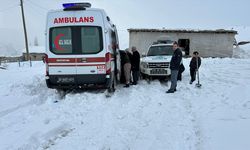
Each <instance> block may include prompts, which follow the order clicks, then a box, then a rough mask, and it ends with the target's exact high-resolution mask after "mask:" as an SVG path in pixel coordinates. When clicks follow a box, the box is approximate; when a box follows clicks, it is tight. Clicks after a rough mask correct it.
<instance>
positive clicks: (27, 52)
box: [20, 0, 30, 60]
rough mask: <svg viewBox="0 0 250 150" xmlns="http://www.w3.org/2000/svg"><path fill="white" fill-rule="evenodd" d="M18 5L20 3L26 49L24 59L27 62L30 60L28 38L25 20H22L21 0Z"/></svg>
mask: <svg viewBox="0 0 250 150" xmlns="http://www.w3.org/2000/svg"><path fill="white" fill-rule="evenodd" d="M20 3H21V4H20V6H21V11H22V18H23V30H24V37H25V47H26V58H25V60H29V59H30V53H29V45H28V37H27V31H26V25H25V18H24V11H23V0H20Z"/></svg>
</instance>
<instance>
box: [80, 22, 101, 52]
mask: <svg viewBox="0 0 250 150" xmlns="http://www.w3.org/2000/svg"><path fill="white" fill-rule="evenodd" d="M81 45H82V51H81V53H82V54H95V53H98V52H100V51H101V50H102V49H103V44H102V32H101V28H100V27H82V28H81Z"/></svg>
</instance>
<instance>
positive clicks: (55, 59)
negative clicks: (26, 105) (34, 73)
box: [45, 3, 121, 91]
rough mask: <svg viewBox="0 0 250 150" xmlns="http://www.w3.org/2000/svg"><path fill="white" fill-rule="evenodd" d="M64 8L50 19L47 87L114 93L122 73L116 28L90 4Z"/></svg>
mask: <svg viewBox="0 0 250 150" xmlns="http://www.w3.org/2000/svg"><path fill="white" fill-rule="evenodd" d="M63 7H64V9H62V10H54V11H50V12H48V15H47V23H46V55H45V63H46V84H47V86H48V87H49V88H56V89H68V88H88V87H98V88H101V87H104V88H107V89H109V91H114V90H115V85H116V82H117V81H119V80H120V72H121V71H120V55H119V50H118V49H119V43H118V35H117V30H116V27H115V25H114V24H113V23H112V22H111V21H110V18H109V17H108V16H107V15H106V13H105V11H104V10H102V9H94V8H91V4H90V3H67V4H63Z"/></svg>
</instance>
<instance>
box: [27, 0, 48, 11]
mask: <svg viewBox="0 0 250 150" xmlns="http://www.w3.org/2000/svg"><path fill="white" fill-rule="evenodd" d="M26 1H28V2H29V4H31V5H33V6H35V7H37V8H40V9H42V10H45V11H48V10H49V9H47V8H45V7H42V6H41V5H39V4H36V3H34V2H32V1H31V0H26Z"/></svg>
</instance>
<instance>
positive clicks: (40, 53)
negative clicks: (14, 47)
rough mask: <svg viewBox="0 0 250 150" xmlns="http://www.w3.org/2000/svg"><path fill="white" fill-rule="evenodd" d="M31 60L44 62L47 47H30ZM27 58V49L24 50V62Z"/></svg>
mask: <svg viewBox="0 0 250 150" xmlns="http://www.w3.org/2000/svg"><path fill="white" fill-rule="evenodd" d="M29 54H30V59H31V60H32V61H39V60H43V58H44V56H45V47H44V46H30V47H29ZM26 56H27V53H26V49H23V56H22V57H23V60H25V58H26Z"/></svg>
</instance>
